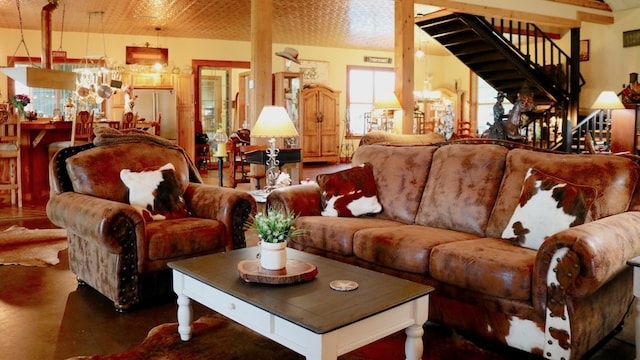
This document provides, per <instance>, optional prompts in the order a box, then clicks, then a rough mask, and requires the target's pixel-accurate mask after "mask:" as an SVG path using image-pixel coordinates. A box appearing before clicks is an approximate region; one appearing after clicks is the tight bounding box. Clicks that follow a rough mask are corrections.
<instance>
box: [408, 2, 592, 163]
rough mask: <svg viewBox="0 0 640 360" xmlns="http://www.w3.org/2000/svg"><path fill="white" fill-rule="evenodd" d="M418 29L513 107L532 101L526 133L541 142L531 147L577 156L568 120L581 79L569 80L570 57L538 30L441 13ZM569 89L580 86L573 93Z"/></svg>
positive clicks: (420, 23)
mask: <svg viewBox="0 0 640 360" xmlns="http://www.w3.org/2000/svg"><path fill="white" fill-rule="evenodd" d="M416 25H417V26H418V27H420V28H421V29H422V30H423V31H425V32H426V33H427V34H429V35H430V36H431V37H432V38H433V39H435V40H436V41H438V42H439V43H441V44H442V45H443V46H444V47H445V48H447V49H448V50H449V51H450V52H451V53H452V54H453V55H455V56H456V57H457V58H458V59H460V60H461V61H462V62H463V63H464V64H466V65H467V66H468V67H469V68H470V69H471V70H472V71H473V72H475V73H476V74H477V75H478V76H479V77H481V78H482V79H484V80H485V81H486V82H487V83H488V84H489V85H491V86H492V87H493V88H494V89H496V90H498V91H502V92H505V93H506V94H507V99H509V101H511V103H514V102H515V100H516V99H517V97H518V94H523V95H532V96H533V101H534V104H535V105H536V109H535V110H534V111H532V112H530V113H527V116H528V117H529V119H530V123H531V126H528V127H527V129H528V130H527V131H533V132H534V134H531V135H532V136H531V138H533V139H538V140H539V141H540V144H535V143H534V144H533V145H536V146H540V147H545V148H555V149H562V150H564V151H575V150H573V149H572V144H571V142H572V140H571V135H570V133H571V128H570V125H571V121H570V120H569V119H568V115H567V114H568V113H569V112H568V109H571V107H572V106H575V108H576V109H577V104H572V101H577V100H573V99H578V96H577V95H578V94H579V91H580V87H581V86H582V85H583V84H584V79H583V78H582V76H580V75H579V74H578V77H579V79H572V78H571V74H572V69H571V65H572V61H571V58H570V56H569V55H567V54H566V53H565V52H563V51H562V50H561V49H560V48H559V47H558V46H557V45H556V44H555V43H554V42H553V40H552V39H551V38H549V36H547V35H546V34H545V33H544V32H543V31H542V30H540V29H539V28H538V27H537V26H535V25H533V24H530V23H522V22H515V21H505V20H496V19H487V18H484V17H480V16H475V15H469V14H462V13H453V12H450V11H444V10H443V11H439V12H435V13H433V14H430V15H428V16H425V17H421V18H419V19H417V21H416ZM572 84H578V86H575V85H574V86H573V87H574V88H575V90H572V89H571V88H572ZM572 91H574V94H572ZM556 119H558V120H556ZM559 120H561V121H559ZM553 129H557V132H555V133H554V130H553ZM536 131H539V132H543V131H544V133H542V134H535V132H536ZM547 134H552V135H556V136H548V135H547ZM534 142H535V141H534Z"/></svg>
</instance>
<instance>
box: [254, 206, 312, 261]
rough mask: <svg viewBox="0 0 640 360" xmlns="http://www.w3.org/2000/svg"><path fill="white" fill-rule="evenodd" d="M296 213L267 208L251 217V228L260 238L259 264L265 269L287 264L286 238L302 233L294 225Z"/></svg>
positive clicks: (301, 230) (302, 231) (302, 232)
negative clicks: (264, 211)
mask: <svg viewBox="0 0 640 360" xmlns="http://www.w3.org/2000/svg"><path fill="white" fill-rule="evenodd" d="M297 218H298V216H297V215H294V214H292V213H289V212H287V211H285V210H282V209H274V208H267V211H266V213H258V214H257V215H255V216H252V217H251V221H252V222H253V224H252V225H251V228H250V229H251V230H252V231H253V232H254V233H256V234H257V235H258V238H259V239H260V243H259V245H260V266H261V267H262V268H264V269H267V270H280V269H283V268H285V267H286V265H287V252H286V250H287V249H286V248H287V240H288V239H289V238H291V237H293V236H298V235H302V234H304V233H305V232H306V231H305V230H304V229H299V228H296V227H295V226H294V223H295V222H296V219H297Z"/></svg>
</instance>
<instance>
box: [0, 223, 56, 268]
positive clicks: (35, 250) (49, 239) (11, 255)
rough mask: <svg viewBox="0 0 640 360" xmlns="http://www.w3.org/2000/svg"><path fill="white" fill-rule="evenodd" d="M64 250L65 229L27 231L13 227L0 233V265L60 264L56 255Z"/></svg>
mask: <svg viewBox="0 0 640 360" xmlns="http://www.w3.org/2000/svg"><path fill="white" fill-rule="evenodd" d="M66 248H67V230H65V229H27V228H24V227H21V226H16V225H14V226H11V227H9V228H7V229H6V230H3V231H0V264H1V265H27V266H40V267H44V266H49V265H55V264H57V263H59V262H60V259H59V258H58V253H59V252H60V251H61V250H64V249H66Z"/></svg>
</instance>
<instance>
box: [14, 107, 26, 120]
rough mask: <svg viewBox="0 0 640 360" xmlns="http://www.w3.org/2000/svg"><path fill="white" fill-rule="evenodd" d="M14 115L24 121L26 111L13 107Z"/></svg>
mask: <svg viewBox="0 0 640 360" xmlns="http://www.w3.org/2000/svg"><path fill="white" fill-rule="evenodd" d="M13 115H14V116H15V117H16V118H18V120H19V121H24V111H21V110H20V109H18V108H13Z"/></svg>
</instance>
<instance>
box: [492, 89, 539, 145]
mask: <svg viewBox="0 0 640 360" xmlns="http://www.w3.org/2000/svg"><path fill="white" fill-rule="evenodd" d="M534 107H535V106H534V105H533V101H532V98H531V97H518V99H517V100H516V102H515V103H514V104H513V108H512V109H511V111H509V116H508V117H507V119H506V120H499V119H498V117H496V118H495V119H494V121H493V124H489V129H487V130H485V131H484V132H483V133H482V135H481V137H483V138H490V139H501V140H510V141H517V142H525V141H526V137H525V136H523V135H521V134H520V128H521V127H522V126H524V125H526V124H527V119H528V117H527V115H526V114H525V113H526V112H527V111H531V110H533V108H534Z"/></svg>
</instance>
